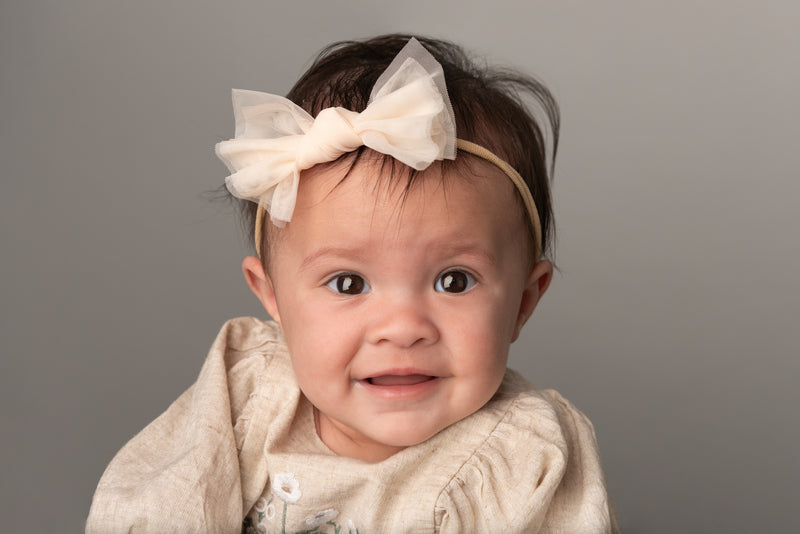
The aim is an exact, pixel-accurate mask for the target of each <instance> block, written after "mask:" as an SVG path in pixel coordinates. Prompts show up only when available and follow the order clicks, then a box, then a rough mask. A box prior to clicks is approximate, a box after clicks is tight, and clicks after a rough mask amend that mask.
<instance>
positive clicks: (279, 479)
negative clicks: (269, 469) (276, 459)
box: [272, 473, 301, 504]
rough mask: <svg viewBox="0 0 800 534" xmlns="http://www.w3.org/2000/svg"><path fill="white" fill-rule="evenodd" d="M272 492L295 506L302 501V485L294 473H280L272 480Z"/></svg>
mask: <svg viewBox="0 0 800 534" xmlns="http://www.w3.org/2000/svg"><path fill="white" fill-rule="evenodd" d="M272 491H273V493H275V495H276V496H277V497H278V498H279V499H280V500H282V501H283V502H285V503H288V504H295V503H297V501H299V500H300V495H301V493H300V484H299V483H298V482H297V479H296V478H294V475H293V474H292V473H278V474H277V475H275V478H273V479H272Z"/></svg>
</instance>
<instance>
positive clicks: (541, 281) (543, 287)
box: [511, 260, 553, 343]
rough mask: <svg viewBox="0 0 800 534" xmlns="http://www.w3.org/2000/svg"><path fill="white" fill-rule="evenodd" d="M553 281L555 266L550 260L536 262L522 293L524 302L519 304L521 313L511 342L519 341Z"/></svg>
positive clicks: (518, 315)
mask: <svg viewBox="0 0 800 534" xmlns="http://www.w3.org/2000/svg"><path fill="white" fill-rule="evenodd" d="M552 279H553V264H552V263H550V262H549V261H548V260H541V261H538V262H536V264H535V265H534V266H533V269H531V273H530V274H529V275H528V280H527V282H526V285H525V289H524V291H523V292H522V300H521V302H520V304H519V313H518V314H517V323H516V325H515V326H514V336H513V337H512V338H511V342H512V343H513V342H514V341H516V340H517V338H518V337H519V333H520V332H521V331H522V327H523V326H525V323H526V322H527V321H528V318H529V317H530V316H531V315H532V314H533V310H535V309H536V305H537V304H538V303H539V299H541V298H542V295H544V292H545V291H547V288H548V287H549V286H550V281H551V280H552Z"/></svg>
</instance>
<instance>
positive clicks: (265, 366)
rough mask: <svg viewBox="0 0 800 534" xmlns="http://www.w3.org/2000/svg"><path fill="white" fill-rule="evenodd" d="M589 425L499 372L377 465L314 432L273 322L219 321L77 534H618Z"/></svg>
mask: <svg viewBox="0 0 800 534" xmlns="http://www.w3.org/2000/svg"><path fill="white" fill-rule="evenodd" d="M616 531H617V527H616V520H615V518H614V514H613V511H612V508H611V505H610V502H609V498H608V496H607V493H606V489H605V483H604V479H603V472H602V469H601V465H600V460H599V455H598V449H597V443H596V439H595V435H594V430H593V428H592V425H591V423H590V422H589V420H588V419H587V418H586V417H585V416H584V415H583V414H582V413H581V412H579V411H578V410H577V409H575V408H574V407H573V406H572V405H571V404H570V403H569V402H568V401H566V400H565V399H563V398H562V397H561V396H560V395H559V394H558V393H556V392H554V391H544V390H537V389H535V388H534V387H533V386H532V385H531V384H529V383H528V382H527V381H525V380H524V379H523V378H522V377H521V376H520V375H519V374H517V373H515V372H514V371H510V370H509V371H507V373H506V375H505V377H504V379H503V382H502V384H501V386H500V388H499V390H498V391H497V393H496V394H495V395H494V397H493V398H492V399H491V400H490V401H489V402H488V403H487V404H486V405H485V406H484V407H483V408H481V409H480V410H478V411H477V412H476V413H474V414H472V415H470V416H468V417H466V418H465V419H462V420H461V421H459V422H457V423H455V424H453V425H451V426H449V427H447V428H445V429H444V430H442V431H440V432H439V433H438V434H436V435H435V436H433V437H432V438H430V439H428V440H427V441H425V442H423V443H420V444H419V445H415V446H412V447H408V448H406V449H403V450H401V451H400V452H398V453H396V454H394V455H393V456H391V457H389V458H388V459H386V460H383V461H381V462H377V463H367V462H364V461H361V460H356V459H353V458H346V457H340V456H337V455H335V454H334V453H333V452H332V451H330V450H329V449H328V448H327V447H326V446H325V444H324V443H322V441H321V440H320V439H319V437H318V436H317V433H316V430H315V425H314V414H313V407H312V406H311V404H310V403H309V401H308V400H307V399H306V398H305V396H304V395H303V394H302V392H301V391H300V389H299V388H298V386H297V383H296V381H295V378H294V373H293V371H292V367H291V361H290V359H289V354H288V351H287V347H286V343H285V341H284V339H283V336H282V334H281V331H280V328H279V326H278V325H277V324H276V323H274V322H264V321H261V320H259V319H255V318H238V319H233V320H231V321H228V322H227V323H226V324H225V325H224V326H223V328H222V330H221V331H220V333H219V335H218V336H217V338H216V340H215V342H214V344H213V345H212V347H211V349H210V351H209V354H208V357H207V359H206V361H205V363H204V365H203V367H202V370H201V371H200V375H199V377H198V379H197V381H196V382H195V383H194V384H193V385H192V386H191V387H190V388H189V389H188V390H187V391H186V392H185V393H183V394H182V395H181V396H180V397H179V398H178V400H176V401H175V402H174V403H173V404H172V405H171V406H170V407H169V408H168V409H167V411H166V412H164V413H163V414H162V415H161V416H159V417H158V418H157V419H156V420H155V421H153V422H152V423H150V424H149V425H148V426H147V427H146V428H145V429H144V430H142V431H141V432H140V433H139V434H138V435H136V436H135V437H134V438H133V439H131V440H130V441H129V442H128V443H127V444H126V445H125V446H124V447H123V448H122V449H121V450H120V451H119V452H118V453H117V455H116V456H115V457H114V459H113V460H112V461H111V463H110V464H109V466H108V467H107V468H106V470H105V472H104V473H103V476H102V478H101V479H100V482H99V484H98V486H97V490H96V492H95V494H94V498H93V501H92V506H91V510H90V512H89V518H88V520H87V524H86V532H87V533H103V534H108V533H114V532H126V533H127V532H147V533H165V532H170V533H173V532H174V533H184V532H213V533H228V532H230V533H233V532H316V533H326V532H330V533H337V534H345V533H349V532H353V533H355V532H358V533H359V534H365V533H384V532H385V533H394V532H415V533H416V532H441V533H450V532H453V533H455V532H462V533H472V532H485V533H494V532H497V533H500V532H502V533H511V532H526V533H527V532H564V533H587V534H590V533H605V532H616Z"/></svg>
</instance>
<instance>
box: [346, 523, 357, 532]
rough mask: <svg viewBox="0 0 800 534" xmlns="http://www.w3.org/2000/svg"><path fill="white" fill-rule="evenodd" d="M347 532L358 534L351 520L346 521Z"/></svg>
mask: <svg viewBox="0 0 800 534" xmlns="http://www.w3.org/2000/svg"><path fill="white" fill-rule="evenodd" d="M347 532H348V534H358V529H357V528H356V526H355V524H354V523H353V520H352V519H348V520H347Z"/></svg>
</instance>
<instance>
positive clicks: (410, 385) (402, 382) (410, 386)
mask: <svg viewBox="0 0 800 534" xmlns="http://www.w3.org/2000/svg"><path fill="white" fill-rule="evenodd" d="M441 381H442V378H441V377H440V376H436V375H434V374H431V373H430V372H426V371H424V370H420V369H389V370H386V371H380V372H377V373H373V374H371V375H369V376H367V377H365V378H362V379H358V380H356V382H357V383H358V384H359V385H361V387H363V388H364V389H365V390H366V391H367V392H369V393H370V394H372V395H374V396H376V397H379V398H383V399H412V398H414V397H420V396H422V395H425V394H426V393H427V392H429V391H431V390H432V389H434V388H435V387H436V386H437V385H438V384H439V383H440V382H441Z"/></svg>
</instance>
